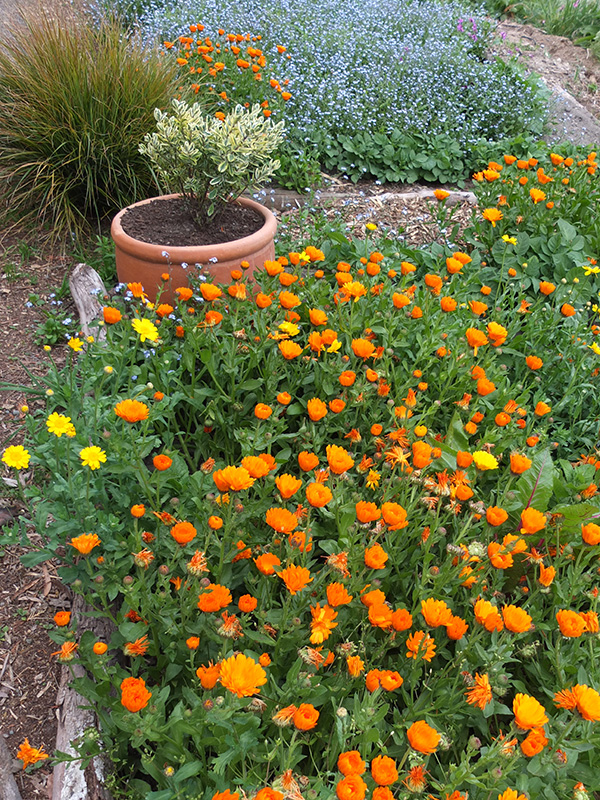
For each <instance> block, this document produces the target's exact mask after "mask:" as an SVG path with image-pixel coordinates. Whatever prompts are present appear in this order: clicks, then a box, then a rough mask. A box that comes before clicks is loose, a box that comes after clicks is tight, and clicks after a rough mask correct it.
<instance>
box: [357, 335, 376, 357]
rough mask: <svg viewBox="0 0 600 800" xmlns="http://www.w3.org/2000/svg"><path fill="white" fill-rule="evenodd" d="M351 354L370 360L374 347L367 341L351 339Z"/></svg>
mask: <svg viewBox="0 0 600 800" xmlns="http://www.w3.org/2000/svg"><path fill="white" fill-rule="evenodd" d="M352 352H353V353H354V355H355V356H358V357H359V358H363V359H367V358H370V357H371V356H372V355H373V353H374V352H375V345H374V344H373V343H372V342H370V341H369V340H368V339H353V340H352Z"/></svg>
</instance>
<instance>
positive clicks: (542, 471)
mask: <svg viewBox="0 0 600 800" xmlns="http://www.w3.org/2000/svg"><path fill="white" fill-rule="evenodd" d="M554 472H555V470H554V462H553V461H552V456H551V454H550V448H546V449H545V450H542V451H541V452H539V453H537V454H536V456H535V457H534V459H533V463H532V465H531V467H530V468H529V469H528V470H527V472H524V473H523V475H521V477H520V478H519V480H518V481H517V485H516V487H515V495H516V498H517V499H516V502H512V503H510V504H507V506H506V509H507V511H516V510H518V509H524V508H529V507H530V506H532V507H533V508H535V509H536V510H537V511H545V510H546V509H547V508H548V502H549V500H550V498H551V497H552V485H553V482H554Z"/></svg>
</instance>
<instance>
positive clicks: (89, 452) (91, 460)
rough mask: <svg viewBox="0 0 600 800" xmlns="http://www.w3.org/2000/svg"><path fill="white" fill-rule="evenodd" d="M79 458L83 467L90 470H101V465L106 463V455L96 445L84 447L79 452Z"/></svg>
mask: <svg viewBox="0 0 600 800" xmlns="http://www.w3.org/2000/svg"><path fill="white" fill-rule="evenodd" d="M79 457H80V458H81V463H82V464H83V466H84V467H89V468H90V469H99V468H100V464H103V463H104V462H105V461H106V453H105V452H104V450H102V449H101V448H100V447H97V446H96V445H93V446H92V447H84V448H83V450H80V451H79Z"/></svg>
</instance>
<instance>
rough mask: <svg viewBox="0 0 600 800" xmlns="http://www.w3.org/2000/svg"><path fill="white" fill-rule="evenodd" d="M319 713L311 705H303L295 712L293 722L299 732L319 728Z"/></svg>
mask: <svg viewBox="0 0 600 800" xmlns="http://www.w3.org/2000/svg"><path fill="white" fill-rule="evenodd" d="M319 716H320V714H319V712H318V711H317V709H316V708H315V707H314V706H313V705H311V704H310V703H301V704H300V705H299V706H298V708H297V709H296V711H295V712H294V716H293V718H292V719H293V722H294V725H295V726H296V728H297V729H298V730H299V731H310V730H312V729H313V728H315V727H316V726H317V722H318V721H319Z"/></svg>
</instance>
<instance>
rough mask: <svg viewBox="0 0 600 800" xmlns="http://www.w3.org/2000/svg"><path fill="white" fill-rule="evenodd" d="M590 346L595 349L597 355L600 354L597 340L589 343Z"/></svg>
mask: <svg viewBox="0 0 600 800" xmlns="http://www.w3.org/2000/svg"><path fill="white" fill-rule="evenodd" d="M588 347H589V348H590V350H593V351H594V353H596V355H597V356H600V345H599V344H598V343H597V342H594V344H588Z"/></svg>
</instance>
